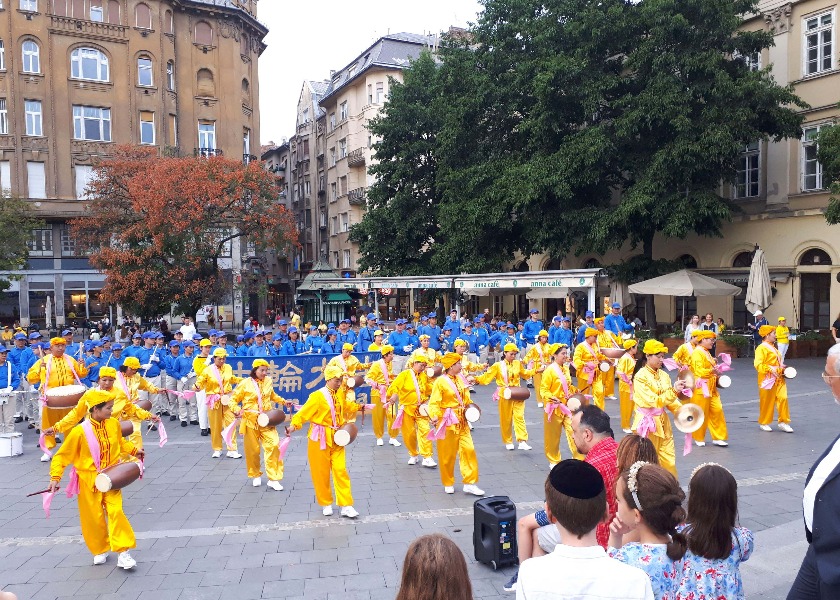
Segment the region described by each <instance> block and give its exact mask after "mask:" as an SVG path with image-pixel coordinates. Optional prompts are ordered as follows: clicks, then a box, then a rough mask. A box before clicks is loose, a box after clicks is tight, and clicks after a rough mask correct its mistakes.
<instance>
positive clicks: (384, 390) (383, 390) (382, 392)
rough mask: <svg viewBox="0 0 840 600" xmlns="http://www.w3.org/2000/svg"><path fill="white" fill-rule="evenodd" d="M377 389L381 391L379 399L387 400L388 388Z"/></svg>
mask: <svg viewBox="0 0 840 600" xmlns="http://www.w3.org/2000/svg"><path fill="white" fill-rule="evenodd" d="M376 388H377V390H378V391H379V398H380V399H383V398H385V393H386V392H387V391H388V388H386V387H385V386H384V385H378V386H376Z"/></svg>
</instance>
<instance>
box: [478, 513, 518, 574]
mask: <svg viewBox="0 0 840 600" xmlns="http://www.w3.org/2000/svg"><path fill="white" fill-rule="evenodd" d="M473 518H474V525H473V549H474V552H475V559H476V560H477V561H478V562H481V563H485V564H489V565H490V566H491V567H493V570H496V569H498V568H499V567H505V566H507V565H514V564H516V562H517V547H516V504H514V503H513V501H512V500H511V499H510V498H508V497H507V496H490V497H489V498H481V499H480V500H476V501H475V504H473Z"/></svg>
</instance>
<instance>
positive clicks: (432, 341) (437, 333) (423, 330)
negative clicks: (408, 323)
mask: <svg viewBox="0 0 840 600" xmlns="http://www.w3.org/2000/svg"><path fill="white" fill-rule="evenodd" d="M417 333H418V334H420V335H428V336H429V348H431V349H433V350H440V339H441V337H442V330H441V328H440V325H421V326H420V328H419V329H418V330H417Z"/></svg>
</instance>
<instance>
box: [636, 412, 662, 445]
mask: <svg viewBox="0 0 840 600" xmlns="http://www.w3.org/2000/svg"><path fill="white" fill-rule="evenodd" d="M636 410H638V411H639V412H640V413H641V414H642V420H641V421H640V422H639V426H638V427H636V434H638V436H639V437H643V438H646V437H647V436H648V435H649V434H651V433H653V432H655V431H656V421H655V420H654V418H655V417H658V416H659V415H661V414H663V413H664V412H665V409H663V408H637V409H636Z"/></svg>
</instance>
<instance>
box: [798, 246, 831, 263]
mask: <svg viewBox="0 0 840 600" xmlns="http://www.w3.org/2000/svg"><path fill="white" fill-rule="evenodd" d="M799 264H800V265H809V266H812V267H826V266H831V257H830V256H829V255H828V252H826V251H825V250H822V249H820V248H811V249H810V250H807V251H806V252H805V253H804V254H803V255H802V258H800V259H799Z"/></svg>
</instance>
